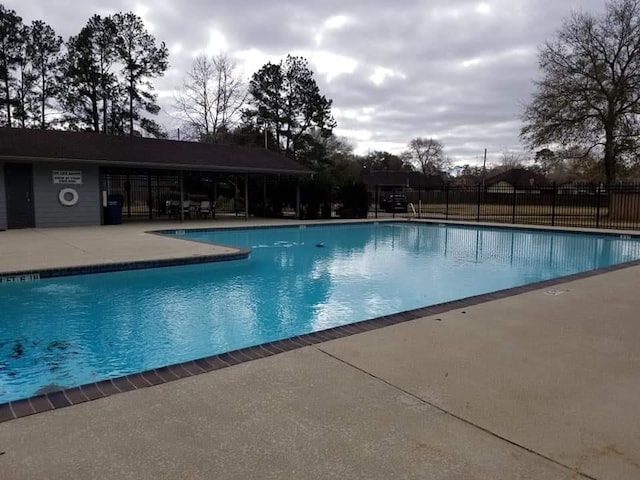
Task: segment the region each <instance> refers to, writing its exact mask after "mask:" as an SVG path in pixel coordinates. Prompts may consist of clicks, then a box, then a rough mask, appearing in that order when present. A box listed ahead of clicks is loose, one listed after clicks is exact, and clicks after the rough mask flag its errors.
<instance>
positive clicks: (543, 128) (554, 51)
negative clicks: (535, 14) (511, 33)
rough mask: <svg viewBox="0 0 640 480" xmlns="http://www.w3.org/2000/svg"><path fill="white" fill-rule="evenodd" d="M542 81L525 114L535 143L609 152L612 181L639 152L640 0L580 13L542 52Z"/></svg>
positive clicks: (526, 134) (528, 138)
mask: <svg viewBox="0 0 640 480" xmlns="http://www.w3.org/2000/svg"><path fill="white" fill-rule="evenodd" d="M539 64H540V69H541V70H542V80H540V81H539V82H537V83H536V86H537V91H536V92H535V93H534V96H533V100H532V101H531V104H530V105H529V106H528V107H526V109H525V111H524V115H523V120H524V127H523V129H522V132H521V137H522V138H523V140H524V141H525V142H526V143H527V144H528V145H529V146H531V147H543V146H551V147H552V148H553V147H554V145H560V146H565V145H571V144H574V145H576V144H577V145H580V146H582V147H584V151H585V152H586V154H588V153H590V152H591V151H594V152H603V163H604V170H605V174H606V178H607V180H608V181H612V180H614V179H615V178H616V167H617V166H618V163H619V160H620V158H622V157H623V156H624V155H625V154H626V153H628V152H631V151H634V150H636V149H637V138H638V134H639V133H640V125H639V120H638V119H639V118H640V117H639V115H640V0H614V1H613V2H611V3H608V4H607V7H606V12H605V14H604V15H603V16H602V17H594V16H592V15H590V14H587V13H575V14H573V15H572V16H571V17H569V18H568V19H567V20H565V22H564V24H563V26H562V29H561V30H560V31H559V32H558V33H557V34H556V38H555V39H554V40H553V41H551V42H547V43H546V44H545V45H544V46H543V47H542V49H541V51H540V54H539Z"/></svg>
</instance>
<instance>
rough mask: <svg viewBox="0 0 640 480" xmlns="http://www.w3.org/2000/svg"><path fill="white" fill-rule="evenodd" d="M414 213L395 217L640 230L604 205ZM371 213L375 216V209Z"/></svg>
mask: <svg viewBox="0 0 640 480" xmlns="http://www.w3.org/2000/svg"><path fill="white" fill-rule="evenodd" d="M415 208H416V214H415V215H414V213H413V211H412V210H411V207H410V208H409V213H408V214H405V213H400V214H398V213H396V214H395V217H396V218H407V217H410V218H415V217H418V218H426V219H441V220H458V221H472V222H475V221H478V220H479V221H482V222H495V223H516V224H523V225H548V226H563V227H585V228H598V227H599V228H611V229H624V230H640V222H636V221H621V220H615V219H610V218H609V209H608V208H607V207H602V208H600V209H599V211H598V208H596V207H576V206H563V205H556V206H555V208H554V207H553V206H551V205H516V208H515V212H514V208H513V205H504V204H489V205H481V206H480V211H479V212H478V205H474V204H469V203H466V204H464V203H458V204H456V203H450V204H449V205H448V206H447V205H446V204H428V205H425V204H423V205H422V208H421V209H420V211H418V208H417V206H416V207H415ZM369 215H370V216H372V217H374V216H375V209H372V210H370V212H369ZM391 217H393V215H392V214H391V213H386V212H384V211H380V210H378V218H391Z"/></svg>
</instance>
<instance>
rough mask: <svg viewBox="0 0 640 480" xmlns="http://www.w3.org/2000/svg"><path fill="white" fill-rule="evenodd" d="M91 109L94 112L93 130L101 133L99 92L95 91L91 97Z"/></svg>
mask: <svg viewBox="0 0 640 480" xmlns="http://www.w3.org/2000/svg"><path fill="white" fill-rule="evenodd" d="M91 108H92V110H93V112H92V114H93V115H92V116H93V130H94V131H95V132H96V133H100V114H99V113H98V92H96V91H95V89H94V91H93V92H92V95H91Z"/></svg>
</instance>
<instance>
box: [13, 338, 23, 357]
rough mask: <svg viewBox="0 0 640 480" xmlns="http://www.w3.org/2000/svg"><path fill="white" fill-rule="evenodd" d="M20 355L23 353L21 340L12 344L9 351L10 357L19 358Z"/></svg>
mask: <svg viewBox="0 0 640 480" xmlns="http://www.w3.org/2000/svg"><path fill="white" fill-rule="evenodd" d="M22 355H24V347H23V346H22V342H20V341H18V342H16V344H15V345H14V346H13V350H12V351H11V357H12V358H20V357H21V356H22Z"/></svg>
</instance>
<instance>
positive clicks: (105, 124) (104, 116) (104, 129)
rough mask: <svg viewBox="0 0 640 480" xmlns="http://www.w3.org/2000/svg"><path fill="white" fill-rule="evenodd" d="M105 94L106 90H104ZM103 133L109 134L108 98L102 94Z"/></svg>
mask: <svg viewBox="0 0 640 480" xmlns="http://www.w3.org/2000/svg"><path fill="white" fill-rule="evenodd" d="M103 92H104V89H103ZM102 95H103V96H102V133H104V134H105V135H106V134H107V108H108V104H107V96H106V95H105V94H104V93H103V94H102Z"/></svg>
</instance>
